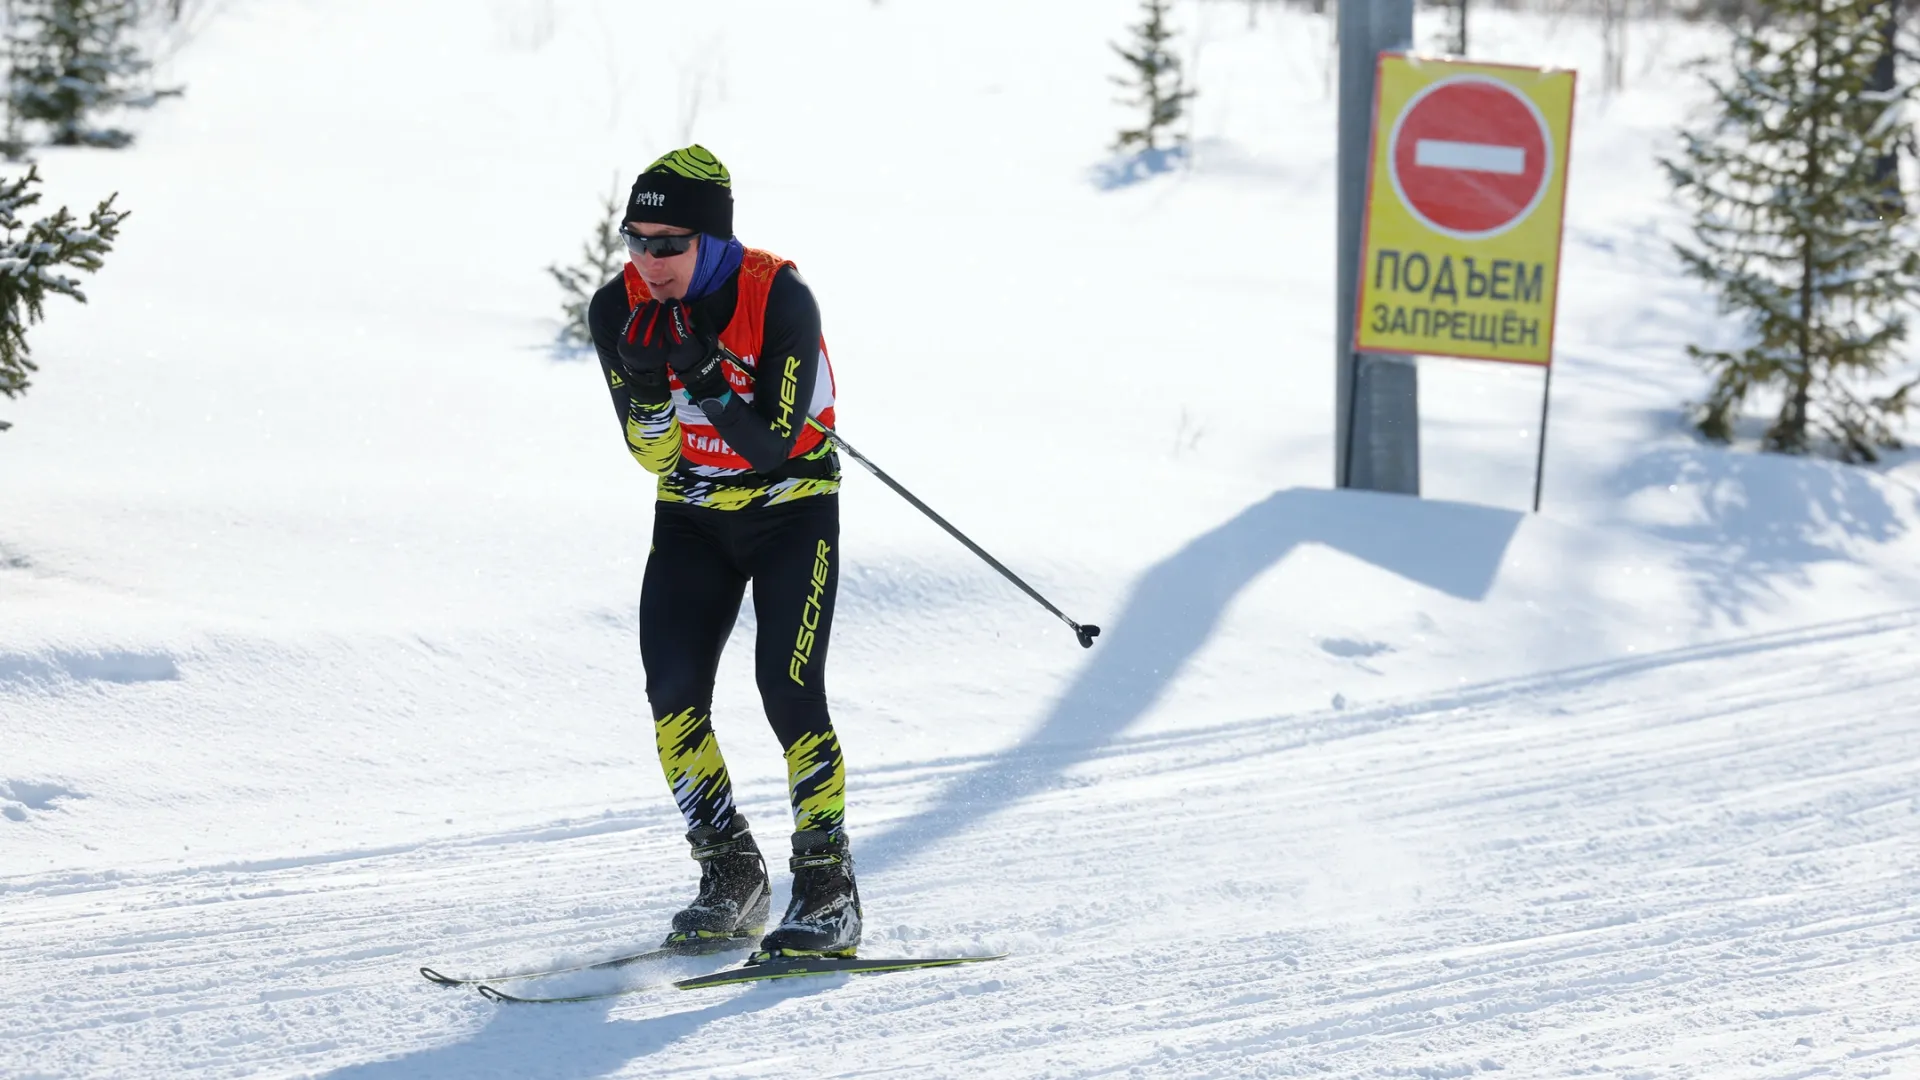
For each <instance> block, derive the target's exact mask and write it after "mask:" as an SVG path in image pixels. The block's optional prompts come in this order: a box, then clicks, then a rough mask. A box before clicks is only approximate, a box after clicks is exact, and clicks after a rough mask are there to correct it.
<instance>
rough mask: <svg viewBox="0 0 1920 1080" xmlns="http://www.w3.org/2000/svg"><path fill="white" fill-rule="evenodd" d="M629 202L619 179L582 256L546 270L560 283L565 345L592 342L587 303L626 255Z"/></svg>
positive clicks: (575, 345) (581, 344)
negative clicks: (624, 216) (623, 232)
mask: <svg viewBox="0 0 1920 1080" xmlns="http://www.w3.org/2000/svg"><path fill="white" fill-rule="evenodd" d="M626 205H627V204H626V200H624V199H622V198H621V197H620V189H619V186H618V181H617V180H616V181H615V187H614V190H613V194H611V195H608V196H607V198H606V200H605V202H604V203H603V204H602V205H601V208H600V219H599V225H598V226H597V227H596V228H595V230H594V233H593V235H592V236H591V237H589V238H588V239H587V240H586V242H585V243H583V244H581V245H580V257H579V258H578V259H576V260H575V261H574V263H573V265H571V266H561V265H559V264H558V263H555V264H553V265H551V266H548V267H547V273H549V274H551V275H553V280H554V281H556V282H559V284H560V291H561V294H562V299H561V309H562V322H561V324H560V340H561V342H562V343H563V344H565V345H569V346H574V347H581V348H584V347H586V346H589V345H592V344H593V332H592V331H591V330H589V329H588V328H587V307H588V305H590V304H591V303H593V294H594V292H595V291H596V290H598V289H599V288H600V286H602V285H605V284H606V283H607V282H608V281H609V280H611V279H612V277H613V275H615V274H617V273H619V272H620V266H621V264H622V263H624V262H625V261H626V259H627V242H626V241H625V240H622V239H621V238H620V216H621V213H622V211H624V210H625V209H626Z"/></svg>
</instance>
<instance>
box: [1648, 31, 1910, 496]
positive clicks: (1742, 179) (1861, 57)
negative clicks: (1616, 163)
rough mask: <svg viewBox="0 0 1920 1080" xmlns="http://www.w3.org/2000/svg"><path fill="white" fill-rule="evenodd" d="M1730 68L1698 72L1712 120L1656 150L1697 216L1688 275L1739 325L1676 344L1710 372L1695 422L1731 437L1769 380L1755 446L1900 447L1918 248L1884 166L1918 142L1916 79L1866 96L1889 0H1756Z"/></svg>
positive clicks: (1870, 450) (1865, 453) (1872, 456)
mask: <svg viewBox="0 0 1920 1080" xmlns="http://www.w3.org/2000/svg"><path fill="white" fill-rule="evenodd" d="M1755 3H1756V5H1757V7H1758V8H1759V9H1760V10H1759V11H1758V12H1756V14H1757V16H1758V17H1756V18H1755V19H1753V20H1752V23H1751V24H1750V25H1749V26H1747V27H1743V28H1740V29H1738V30H1737V31H1736V33H1735V41H1734V55H1733V57H1732V61H1733V62H1732V64H1731V65H1730V69H1729V70H1727V71H1725V72H1723V73H1720V74H1718V75H1715V74H1709V75H1708V80H1707V81H1708V83H1709V85H1710V86H1711V87H1712V89H1713V91H1714V96H1715V98H1716V102H1715V116H1714V120H1713V123H1712V124H1711V126H1710V127H1708V128H1707V129H1705V130H1703V131H1699V132H1682V133H1681V138H1682V150H1681V153H1680V154H1679V155H1678V156H1677V157H1676V158H1675V159H1671V160H1668V161H1665V162H1663V164H1664V165H1665V166H1666V168H1667V170H1668V173H1669V176H1670V177H1671V179H1672V181H1673V183H1674V186H1675V189H1676V191H1677V192H1678V193H1679V195H1680V196H1681V197H1682V198H1683V200H1684V201H1686V202H1687V203H1689V204H1690V206H1691V209H1692V211H1693V214H1694V221H1693V239H1694V243H1693V244H1691V245H1689V244H1678V245H1676V250H1677V251H1678V253H1679V255H1680V258H1681V260H1682V262H1683V264H1684V265H1685V267H1686V268H1687V270H1688V271H1689V272H1690V273H1691V274H1693V275H1694V276H1696V277H1698V278H1700V279H1701V280H1703V281H1705V282H1706V283H1707V284H1708V286H1709V287H1711V288H1712V289H1713V290H1714V291H1716V292H1718V293H1719V297H1720V303H1721V307H1722V308H1723V310H1725V311H1727V312H1729V313H1733V314H1737V315H1739V316H1740V317H1742V318H1743V319H1744V320H1746V322H1747V323H1748V326H1749V328H1750V331H1751V339H1752V340H1751V343H1750V344H1748V345H1746V346H1745V347H1744V348H1740V349H1735V350H1718V349H1701V348H1698V347H1691V346H1690V347H1689V348H1688V352H1689V354H1690V355H1692V356H1693V357H1694V358H1695V359H1696V360H1697V361H1699V362H1700V363H1701V364H1702V365H1703V366H1704V367H1705V368H1706V370H1707V371H1708V373H1709V374H1710V375H1711V376H1712V379H1713V382H1712V387H1711V389H1710V391H1709V392H1708V395H1707V399H1706V401H1705V402H1704V403H1703V404H1702V405H1701V406H1700V411H1699V415H1698V418H1697V419H1698V423H1699V426H1700V430H1701V432H1702V433H1703V434H1705V435H1706V436H1708V437H1709V438H1712V439H1715V440H1718V441H1722V442H1724V441H1727V440H1728V439H1729V438H1731V436H1732V431H1733V421H1734V417H1735V415H1736V414H1737V413H1738V411H1739V409H1740V406H1741V405H1742V403H1743V402H1744V401H1745V400H1746V399H1747V398H1748V396H1749V395H1752V394H1754V393H1756V392H1759V391H1762V390H1773V391H1777V392H1778V393H1779V394H1780V395H1781V404H1780V407H1779V412H1778V414H1777V415H1776V416H1775V417H1774V420H1773V423H1772V424H1771V426H1770V427H1769V428H1768V429H1767V432H1766V436H1765V440H1764V445H1765V448H1766V449H1769V450H1774V451H1781V452H1786V453H1804V452H1806V451H1807V450H1808V449H1809V448H1810V447H1811V446H1812V444H1813V440H1814V439H1815V438H1817V437H1824V438H1827V439H1830V440H1832V442H1833V443H1834V445H1835V447H1836V449H1837V452H1838V453H1839V455H1840V456H1841V457H1842V458H1844V459H1845V460H1848V461H1873V460H1876V459H1877V457H1878V455H1877V452H1876V448H1878V447H1889V446H1898V445H1899V442H1898V439H1897V437H1896V435H1895V433H1894V431H1893V428H1892V426H1891V424H1892V423H1893V422H1894V421H1896V420H1898V419H1899V418H1900V417H1902V416H1903V415H1904V414H1905V413H1906V411H1907V409H1908V407H1909V405H1910V404H1911V402H1910V399H1909V395H1910V394H1911V392H1912V391H1913V389H1914V387H1915V386H1916V385H1920V380H1914V381H1910V382H1906V383H1904V384H1900V385H1890V380H1889V379H1888V375H1889V371H1890V369H1891V368H1892V367H1893V366H1894V365H1895V364H1896V363H1897V362H1898V360H1899V355H1898V352H1899V350H1900V347H1901V345H1902V344H1903V343H1904V342H1905V340H1906V336H1907V312H1908V310H1909V309H1910V308H1911V307H1912V306H1913V304H1914V303H1915V301H1916V300H1920V250H1917V248H1916V239H1917V238H1916V237H1915V235H1914V231H1913V228H1912V221H1911V219H1910V218H1909V217H1908V216H1907V215H1906V213H1905V208H1904V207H1902V206H1899V205H1897V203H1892V202H1890V201H1889V197H1888V190H1887V185H1886V179H1885V177H1884V176H1882V175H1880V173H1879V169H1880V165H1879V163H1880V161H1881V160H1882V159H1883V158H1884V157H1885V156H1886V155H1888V154H1890V153H1892V152H1894V151H1895V149H1896V148H1898V147H1901V146H1907V147H1911V146H1912V144H1913V128H1912V126H1911V124H1910V123H1908V122H1907V121H1906V120H1905V119H1904V116H1903V111H1902V106H1903V105H1904V103H1905V100H1906V99H1907V98H1908V97H1910V96H1911V95H1912V87H1911V86H1910V85H1909V86H1907V87H1904V88H1896V89H1894V90H1874V89H1872V86H1871V82H1872V79H1873V75H1874V70H1875V67H1876V64H1877V63H1878V61H1879V58H1880V54H1881V52H1882V50H1884V49H1886V48H1887V38H1886V35H1885V23H1884V12H1885V0H1755Z"/></svg>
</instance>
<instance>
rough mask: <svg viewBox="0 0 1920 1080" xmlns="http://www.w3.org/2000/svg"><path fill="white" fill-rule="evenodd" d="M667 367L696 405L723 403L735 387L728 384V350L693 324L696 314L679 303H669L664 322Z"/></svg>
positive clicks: (674, 301) (675, 301)
mask: <svg viewBox="0 0 1920 1080" xmlns="http://www.w3.org/2000/svg"><path fill="white" fill-rule="evenodd" d="M661 321H662V322H663V323H664V324H665V334H666V338H667V343H666V345H665V346H664V352H665V354H666V358H667V364H668V365H669V366H671V367H672V368H673V371H674V374H676V375H678V376H680V385H681V386H684V387H686V388H687V396H688V397H689V398H692V399H693V400H694V402H695V403H697V404H703V405H704V403H705V402H708V401H714V400H719V399H724V398H725V397H726V396H727V395H728V394H729V393H730V392H732V390H733V387H732V386H731V385H730V384H729V383H728V382H727V371H726V365H725V360H726V357H727V350H726V349H724V348H722V347H721V346H720V340H719V338H718V337H717V336H716V335H714V334H712V333H709V332H707V331H706V330H703V329H702V328H701V327H700V326H699V325H698V324H696V323H695V322H694V318H693V312H692V311H691V310H690V309H689V308H688V307H687V305H685V304H683V303H681V302H680V301H678V300H669V301H667V303H666V307H665V310H664V312H663V313H662V320H661Z"/></svg>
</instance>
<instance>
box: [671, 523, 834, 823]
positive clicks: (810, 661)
mask: <svg viewBox="0 0 1920 1080" xmlns="http://www.w3.org/2000/svg"><path fill="white" fill-rule="evenodd" d="M839 544H840V502H839V496H837V495H831V494H829V495H814V496H809V497H807V498H803V499H797V500H795V501H793V502H791V503H785V504H781V505H778V506H767V507H755V508H752V509H746V510H714V509H710V508H707V507H700V506H685V505H681V504H677V503H659V504H657V505H656V506H655V508H654V516H653V550H652V551H651V552H650V553H649V554H648V556H647V570H646V576H645V578H644V581H643V584H642V585H641V587H640V659H641V662H642V664H644V665H645V667H646V671H647V702H648V704H649V705H650V706H651V707H652V709H653V729H654V742H655V745H656V746H657V747H658V749H659V751H660V766H661V768H662V769H663V770H665V772H666V775H667V786H668V787H670V788H672V789H673V797H674V799H675V801H677V802H678V803H679V804H680V812H681V813H682V814H683V815H685V816H686V819H687V825H688V827H689V828H692V827H696V826H702V825H705V826H713V827H717V828H726V827H727V826H728V825H729V824H730V823H731V822H732V820H733V814H734V806H733V783H732V781H731V780H730V779H729V778H728V776H727V765H726V761H725V760H724V759H723V758H722V757H721V756H720V744H719V743H718V741H717V740H716V739H715V738H714V733H713V719H712V713H713V682H714V675H715V672H716V671H718V669H719V666H720V652H721V650H722V649H723V648H725V647H726V643H727V636H728V635H729V634H731V633H732V632H733V623H734V618H735V617H736V616H737V615H738V614H739V611H740V600H741V597H742V596H743V595H744V594H745V591H746V587H747V584H748V582H752V584H753V610H754V616H755V619H756V621H757V622H758V624H759V633H758V637H757V640H756V641H755V642H754V673H755V676H756V679H757V681H758V683H759V686H760V701H761V703H762V704H763V705H764V706H765V708H766V713H767V721H768V723H770V724H772V725H773V733H774V735H775V736H776V737H778V738H779V740H780V746H781V748H782V749H783V750H785V751H786V758H787V786H788V790H789V793H790V794H791V796H792V799H793V818H794V827H795V828H796V829H822V830H829V831H830V830H833V829H837V828H839V827H840V826H841V823H842V821H843V820H844V818H845V815H846V766H845V764H844V763H843V762H842V760H841V757H840V741H839V739H837V738H836V737H835V736H834V733H833V721H832V719H831V718H830V717H829V716H828V714H827V689H826V667H827V636H828V631H829V630H830V629H831V627H832V625H833V597H834V590H835V588H836V586H838V584H839V578H840V552H839V550H838V548H839Z"/></svg>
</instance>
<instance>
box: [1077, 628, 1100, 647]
mask: <svg viewBox="0 0 1920 1080" xmlns="http://www.w3.org/2000/svg"><path fill="white" fill-rule="evenodd" d="M1073 633H1074V636H1076V637H1078V638H1079V639H1080V647H1081V648H1083V649H1091V648H1093V639H1094V638H1097V637H1099V636H1100V628H1099V627H1097V626H1095V625H1093V624H1092V623H1076V624H1074V627H1073Z"/></svg>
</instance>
